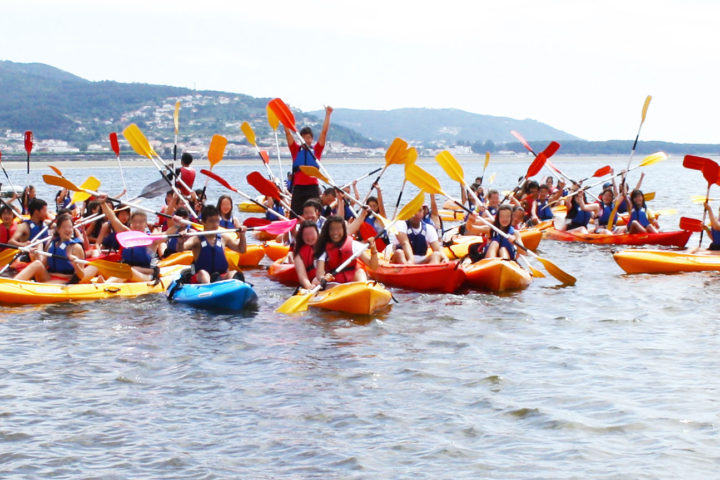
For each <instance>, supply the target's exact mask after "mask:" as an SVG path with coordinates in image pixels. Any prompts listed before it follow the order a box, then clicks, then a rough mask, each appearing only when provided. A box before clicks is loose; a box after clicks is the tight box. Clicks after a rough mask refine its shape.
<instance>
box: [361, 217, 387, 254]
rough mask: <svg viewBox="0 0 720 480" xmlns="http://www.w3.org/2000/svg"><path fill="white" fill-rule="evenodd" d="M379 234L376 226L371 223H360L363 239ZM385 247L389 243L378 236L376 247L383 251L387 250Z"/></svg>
mask: <svg viewBox="0 0 720 480" xmlns="http://www.w3.org/2000/svg"><path fill="white" fill-rule="evenodd" d="M375 235H377V231H375V228H373V226H372V225H370V224H369V223H367V222H363V223H362V224H361V225H360V237H361V238H362V239H363V240H367V239H368V238H370V237H374V236H375ZM385 247H387V243H385V241H384V240H383V239H382V238H376V239H375V248H377V251H378V252H382V251H383V250H385Z"/></svg>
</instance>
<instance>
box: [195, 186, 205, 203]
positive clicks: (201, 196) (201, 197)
mask: <svg viewBox="0 0 720 480" xmlns="http://www.w3.org/2000/svg"><path fill="white" fill-rule="evenodd" d="M195 195H197V200H198V201H199V202H204V201H205V200H207V195H205V194H204V193H203V189H202V188H198V189H197V190H195Z"/></svg>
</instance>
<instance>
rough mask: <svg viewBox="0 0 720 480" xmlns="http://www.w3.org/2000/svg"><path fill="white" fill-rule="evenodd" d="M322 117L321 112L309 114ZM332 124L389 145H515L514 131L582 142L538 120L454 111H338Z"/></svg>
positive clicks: (530, 138)
mask: <svg viewBox="0 0 720 480" xmlns="http://www.w3.org/2000/svg"><path fill="white" fill-rule="evenodd" d="M310 113H311V114H313V115H316V116H317V115H320V114H321V112H320V111H313V112H310ZM332 118H333V123H334V124H338V125H342V126H344V127H348V128H351V129H353V130H356V131H357V132H359V133H360V134H362V135H364V136H367V137H369V138H371V139H374V140H380V141H382V142H386V143H387V142H390V141H392V139H393V138H395V137H401V138H403V139H405V140H407V141H408V142H411V143H421V144H424V145H428V144H433V143H434V144H443V143H444V144H446V145H455V144H456V143H458V142H470V143H472V142H477V141H488V140H489V141H491V142H494V143H506V142H514V141H515V138H514V137H513V136H512V135H511V134H510V131H511V130H517V131H519V132H521V133H522V134H523V136H524V137H525V138H526V139H527V140H528V141H534V140H547V139H552V140H557V141H562V140H580V139H579V138H578V137H576V136H574V135H571V134H569V133H567V132H563V131H562V130H558V129H556V128H553V127H551V126H549V125H547V124H544V123H541V122H538V121H536V120H529V119H526V120H516V119H514V118H509V117H496V116H492V115H481V114H478V113H471V112H466V111H464V110H458V109H454V108H440V109H437V108H399V109H395V110H355V109H348V108H337V109H335V111H334V112H333V117H332Z"/></svg>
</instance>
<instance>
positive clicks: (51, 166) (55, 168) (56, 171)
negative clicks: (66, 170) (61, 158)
mask: <svg viewBox="0 0 720 480" xmlns="http://www.w3.org/2000/svg"><path fill="white" fill-rule="evenodd" d="M48 167H50V169H51V170H52V171H53V172H55V173H57V174H58V176H59V177H62V176H63V174H62V172H61V171H60V169H59V168H57V167H55V166H53V165H48Z"/></svg>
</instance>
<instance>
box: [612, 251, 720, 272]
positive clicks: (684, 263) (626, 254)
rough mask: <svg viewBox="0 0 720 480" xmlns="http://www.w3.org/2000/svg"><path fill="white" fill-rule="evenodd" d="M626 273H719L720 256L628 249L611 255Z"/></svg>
mask: <svg viewBox="0 0 720 480" xmlns="http://www.w3.org/2000/svg"><path fill="white" fill-rule="evenodd" d="M613 258H614V259H615V261H616V262H617V264H618V265H619V266H620V268H622V269H623V270H625V272H627V273H678V272H706V271H720V255H702V254H693V253H687V252H678V251H676V250H642V249H628V250H623V251H621V252H617V253H614V254H613Z"/></svg>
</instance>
